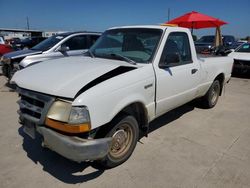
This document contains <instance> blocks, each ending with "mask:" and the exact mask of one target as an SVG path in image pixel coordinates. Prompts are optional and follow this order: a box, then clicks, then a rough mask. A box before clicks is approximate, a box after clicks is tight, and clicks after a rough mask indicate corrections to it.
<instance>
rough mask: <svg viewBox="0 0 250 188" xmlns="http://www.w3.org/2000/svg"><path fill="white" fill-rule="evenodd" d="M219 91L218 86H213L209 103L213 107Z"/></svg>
mask: <svg viewBox="0 0 250 188" xmlns="http://www.w3.org/2000/svg"><path fill="white" fill-rule="evenodd" d="M219 91H220V88H219V86H218V85H215V86H214V87H213V89H212V91H211V103H212V105H214V104H215V103H216V102H217V100H218V97H219Z"/></svg>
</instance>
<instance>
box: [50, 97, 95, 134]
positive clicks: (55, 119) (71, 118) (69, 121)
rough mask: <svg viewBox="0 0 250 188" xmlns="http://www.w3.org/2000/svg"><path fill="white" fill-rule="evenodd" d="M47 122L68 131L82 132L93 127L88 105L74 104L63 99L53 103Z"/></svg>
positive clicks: (55, 127) (51, 125)
mask: <svg viewBox="0 0 250 188" xmlns="http://www.w3.org/2000/svg"><path fill="white" fill-rule="evenodd" d="M45 124H46V125H47V126H49V127H52V128H54V129H58V130H60V131H64V132H68V133H82V132H86V131H89V130H90V129H91V126H90V117H89V111H88V109H87V107H85V106H82V107H79V106H72V105H71V103H70V102H66V101H61V100H58V101H55V102H54V103H53V105H52V106H51V108H50V109H49V112H48V114H47V118H46V121H45Z"/></svg>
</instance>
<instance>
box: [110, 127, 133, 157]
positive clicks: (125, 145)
mask: <svg viewBox="0 0 250 188" xmlns="http://www.w3.org/2000/svg"><path fill="white" fill-rule="evenodd" d="M133 137H134V135H133V131H132V128H131V126H130V125H129V124H128V123H124V124H122V125H121V126H120V127H118V128H117V129H116V131H115V132H114V134H113V135H112V138H113V140H112V144H111V149H110V156H111V157H112V158H115V159H119V158H121V157H123V156H124V155H125V154H126V153H127V151H128V150H129V148H130V147H131V144H132V141H133Z"/></svg>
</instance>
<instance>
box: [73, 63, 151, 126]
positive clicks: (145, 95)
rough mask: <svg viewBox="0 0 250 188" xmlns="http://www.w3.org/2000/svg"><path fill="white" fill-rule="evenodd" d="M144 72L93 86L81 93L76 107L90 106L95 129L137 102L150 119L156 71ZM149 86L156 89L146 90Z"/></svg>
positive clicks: (136, 71)
mask: <svg viewBox="0 0 250 188" xmlns="http://www.w3.org/2000/svg"><path fill="white" fill-rule="evenodd" d="M140 69H141V70H140ZM143 69H144V68H139V69H136V70H134V71H130V72H128V73H124V74H122V75H119V76H117V77H115V78H112V79H110V80H106V81H105V82H102V83H100V84H98V85H96V86H94V87H92V88H91V89H89V90H87V91H85V92H83V93H82V94H80V95H79V96H78V97H77V98H76V99H75V100H74V102H73V104H72V105H73V106H81V105H82V106H87V107H88V109H89V114H90V119H91V127H92V129H94V128H97V127H99V126H102V125H104V124H106V123H108V122H110V121H111V120H112V119H113V118H114V117H115V116H116V115H117V114H118V113H119V112H120V111H121V110H122V109H123V108H125V107H127V106H128V105H130V104H132V103H135V102H140V103H142V104H143V105H144V106H145V108H146V109H147V111H148V114H149V116H153V115H154V95H155V83H154V81H155V80H154V79H155V78H154V72H153V70H152V67H151V69H150V67H149V68H145V69H144V70H143ZM147 70H148V71H147ZM150 70H151V71H150ZM141 71H142V72H141ZM139 76H140V77H141V78H140V77H139ZM138 77H139V79H138ZM148 84H151V85H152V86H151V87H149V88H145V85H148ZM149 119H150V117H149Z"/></svg>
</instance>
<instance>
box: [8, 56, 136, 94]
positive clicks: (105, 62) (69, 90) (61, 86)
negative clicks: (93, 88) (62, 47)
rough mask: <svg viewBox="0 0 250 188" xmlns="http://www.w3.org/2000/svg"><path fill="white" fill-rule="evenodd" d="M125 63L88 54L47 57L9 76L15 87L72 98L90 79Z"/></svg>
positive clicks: (127, 65) (126, 64)
mask: <svg viewBox="0 0 250 188" xmlns="http://www.w3.org/2000/svg"><path fill="white" fill-rule="evenodd" d="M120 66H126V67H134V66H133V65H130V64H128V63H125V62H122V61H117V60H110V59H101V58H90V57H67V58H61V59H56V60H49V61H45V62H41V63H38V64H36V65H33V66H30V67H27V68H25V69H23V70H20V71H18V72H16V73H15V74H14V76H13V78H12V80H11V82H14V83H16V84H17V86H18V87H21V88H24V89H29V90H32V91H37V92H41V93H46V94H49V95H54V96H60V97H66V98H74V97H75V95H76V94H77V92H78V91H79V90H81V89H82V88H83V87H84V86H85V85H86V84H88V83H89V82H91V81H93V80H94V79H96V78H98V77H100V76H102V75H103V74H105V73H107V72H109V71H111V70H114V69H115V68H118V67H120Z"/></svg>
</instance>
